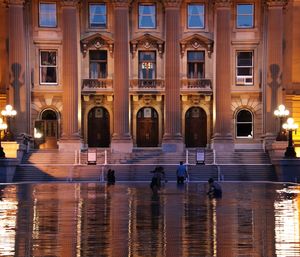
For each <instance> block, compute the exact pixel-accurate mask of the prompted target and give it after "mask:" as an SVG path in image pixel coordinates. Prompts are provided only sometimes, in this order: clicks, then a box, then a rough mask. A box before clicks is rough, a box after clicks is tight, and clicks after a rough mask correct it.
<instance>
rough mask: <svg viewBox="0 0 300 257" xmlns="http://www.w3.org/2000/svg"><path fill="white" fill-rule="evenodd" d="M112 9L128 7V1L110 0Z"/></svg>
mask: <svg viewBox="0 0 300 257" xmlns="http://www.w3.org/2000/svg"><path fill="white" fill-rule="evenodd" d="M112 3H113V5H114V7H129V1H128V0H112Z"/></svg>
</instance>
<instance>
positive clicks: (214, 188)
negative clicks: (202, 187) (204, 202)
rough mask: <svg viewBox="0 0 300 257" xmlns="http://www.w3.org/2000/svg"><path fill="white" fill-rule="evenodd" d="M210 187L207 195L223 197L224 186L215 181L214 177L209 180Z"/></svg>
mask: <svg viewBox="0 0 300 257" xmlns="http://www.w3.org/2000/svg"><path fill="white" fill-rule="evenodd" d="M208 185H209V189H208V192H207V195H208V196H209V197H210V198H221V197H222V188H221V186H220V185H219V184H218V183H217V182H215V181H214V179H213V178H210V179H209V180H208Z"/></svg>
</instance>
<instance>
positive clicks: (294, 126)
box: [282, 118, 298, 158]
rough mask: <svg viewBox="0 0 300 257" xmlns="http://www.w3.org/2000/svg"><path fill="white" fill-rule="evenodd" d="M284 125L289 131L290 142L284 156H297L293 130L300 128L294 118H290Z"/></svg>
mask: <svg viewBox="0 0 300 257" xmlns="http://www.w3.org/2000/svg"><path fill="white" fill-rule="evenodd" d="M282 127H283V128H284V129H286V130H287V131H288V132H289V144H288V147H287V148H286V151H285V153H284V156H285V157H287V158H295V157H296V152H295V148H294V144H293V131H294V130H296V129H297V128H298V124H297V123H294V119H293V118H288V119H287V121H286V123H284V124H283V125H282Z"/></svg>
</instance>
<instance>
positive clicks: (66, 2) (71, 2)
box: [60, 0, 80, 7]
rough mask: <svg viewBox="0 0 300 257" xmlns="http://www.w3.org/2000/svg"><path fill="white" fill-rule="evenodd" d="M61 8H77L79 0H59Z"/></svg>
mask: <svg viewBox="0 0 300 257" xmlns="http://www.w3.org/2000/svg"><path fill="white" fill-rule="evenodd" d="M60 4H61V6H62V7H77V6H78V5H79V4H80V0H61V1H60Z"/></svg>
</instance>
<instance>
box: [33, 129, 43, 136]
mask: <svg viewBox="0 0 300 257" xmlns="http://www.w3.org/2000/svg"><path fill="white" fill-rule="evenodd" d="M33 136H34V138H41V137H42V136H43V134H42V133H40V132H38V130H37V129H36V128H34V131H33Z"/></svg>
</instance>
